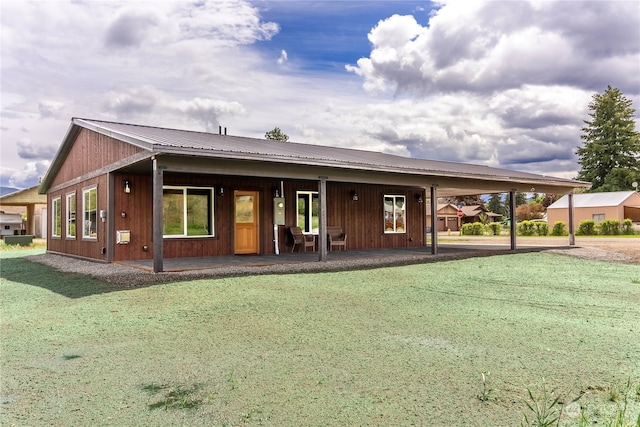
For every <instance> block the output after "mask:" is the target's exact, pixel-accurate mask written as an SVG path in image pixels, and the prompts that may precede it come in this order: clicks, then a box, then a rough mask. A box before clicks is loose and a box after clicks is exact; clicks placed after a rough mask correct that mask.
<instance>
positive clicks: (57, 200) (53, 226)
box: [51, 196, 62, 239]
mask: <svg viewBox="0 0 640 427" xmlns="http://www.w3.org/2000/svg"><path fill="white" fill-rule="evenodd" d="M56 204H58V205H59V209H58V211H59V212H58V215H57V216H59V219H60V233H59V234H55V233H56ZM51 237H54V238H58V239H59V238H61V237H62V197H61V196H58V197H55V198H53V199H51Z"/></svg>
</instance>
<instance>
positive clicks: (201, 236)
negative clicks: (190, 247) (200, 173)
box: [162, 185, 216, 239]
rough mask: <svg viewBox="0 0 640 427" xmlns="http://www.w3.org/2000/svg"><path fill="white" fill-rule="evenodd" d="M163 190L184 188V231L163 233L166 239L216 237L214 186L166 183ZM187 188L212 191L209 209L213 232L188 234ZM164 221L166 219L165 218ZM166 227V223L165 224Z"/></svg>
mask: <svg viewBox="0 0 640 427" xmlns="http://www.w3.org/2000/svg"><path fill="white" fill-rule="evenodd" d="M162 190H163V192H164V190H182V209H183V210H182V218H183V223H182V233H183V234H163V235H162V237H163V238H165V239H202V238H210V237H215V230H216V227H215V223H216V216H215V212H216V211H215V210H214V205H215V197H216V189H215V188H214V187H198V186H188V185H187V186H184V185H164V186H162ZM187 190H209V192H210V193H211V205H210V206H209V210H210V212H211V234H206V235H200V236H188V235H187ZM163 222H164V219H163ZM163 227H164V224H163Z"/></svg>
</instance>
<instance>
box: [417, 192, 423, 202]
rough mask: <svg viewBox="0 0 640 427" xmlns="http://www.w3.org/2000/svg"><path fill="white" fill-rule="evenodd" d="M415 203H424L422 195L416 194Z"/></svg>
mask: <svg viewBox="0 0 640 427" xmlns="http://www.w3.org/2000/svg"><path fill="white" fill-rule="evenodd" d="M416 202H418V203H424V199H423V198H422V194H416Z"/></svg>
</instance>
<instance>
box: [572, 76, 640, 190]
mask: <svg viewBox="0 0 640 427" xmlns="http://www.w3.org/2000/svg"><path fill="white" fill-rule="evenodd" d="M589 110H591V113H589V116H590V117H591V120H585V121H584V122H585V124H586V126H585V127H583V128H582V132H583V134H582V135H581V136H580V138H581V139H582V140H583V141H584V146H583V147H578V151H577V154H578V156H579V157H580V159H579V160H578V163H579V164H580V166H581V170H580V172H579V173H578V179H580V180H583V181H587V182H591V184H592V185H591V190H590V191H591V192H594V191H620V190H630V188H620V187H618V185H619V181H621V180H620V178H621V177H620V176H619V174H620V172H617V174H618V175H616V178H615V179H611V180H610V182H609V183H608V184H609V185H607V186H606V187H604V185H605V182H607V176H608V175H609V174H610V173H611V172H612V171H613V170H614V169H621V170H627V171H632V172H633V173H634V174H635V173H636V172H637V171H638V170H640V133H638V132H636V130H635V120H634V114H635V110H634V109H633V108H632V103H631V100H629V99H627V98H625V97H624V95H622V92H620V90H618V89H616V88H612V87H611V86H608V87H607V90H606V91H605V92H604V93H603V94H595V95H593V101H592V102H591V103H590V104H589ZM623 173H624V172H623ZM622 181H625V180H624V179H623V180H622Z"/></svg>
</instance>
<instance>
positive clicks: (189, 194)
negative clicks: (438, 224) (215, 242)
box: [162, 186, 215, 237]
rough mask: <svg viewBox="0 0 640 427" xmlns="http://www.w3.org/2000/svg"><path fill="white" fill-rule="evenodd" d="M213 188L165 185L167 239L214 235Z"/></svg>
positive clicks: (164, 233)
mask: <svg viewBox="0 0 640 427" xmlns="http://www.w3.org/2000/svg"><path fill="white" fill-rule="evenodd" d="M214 194H215V193H214V189H213V188H202V187H172V186H165V187H164V189H163V193H162V217H163V224H162V234H163V235H164V236H165V237H186V236H213V195H214Z"/></svg>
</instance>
